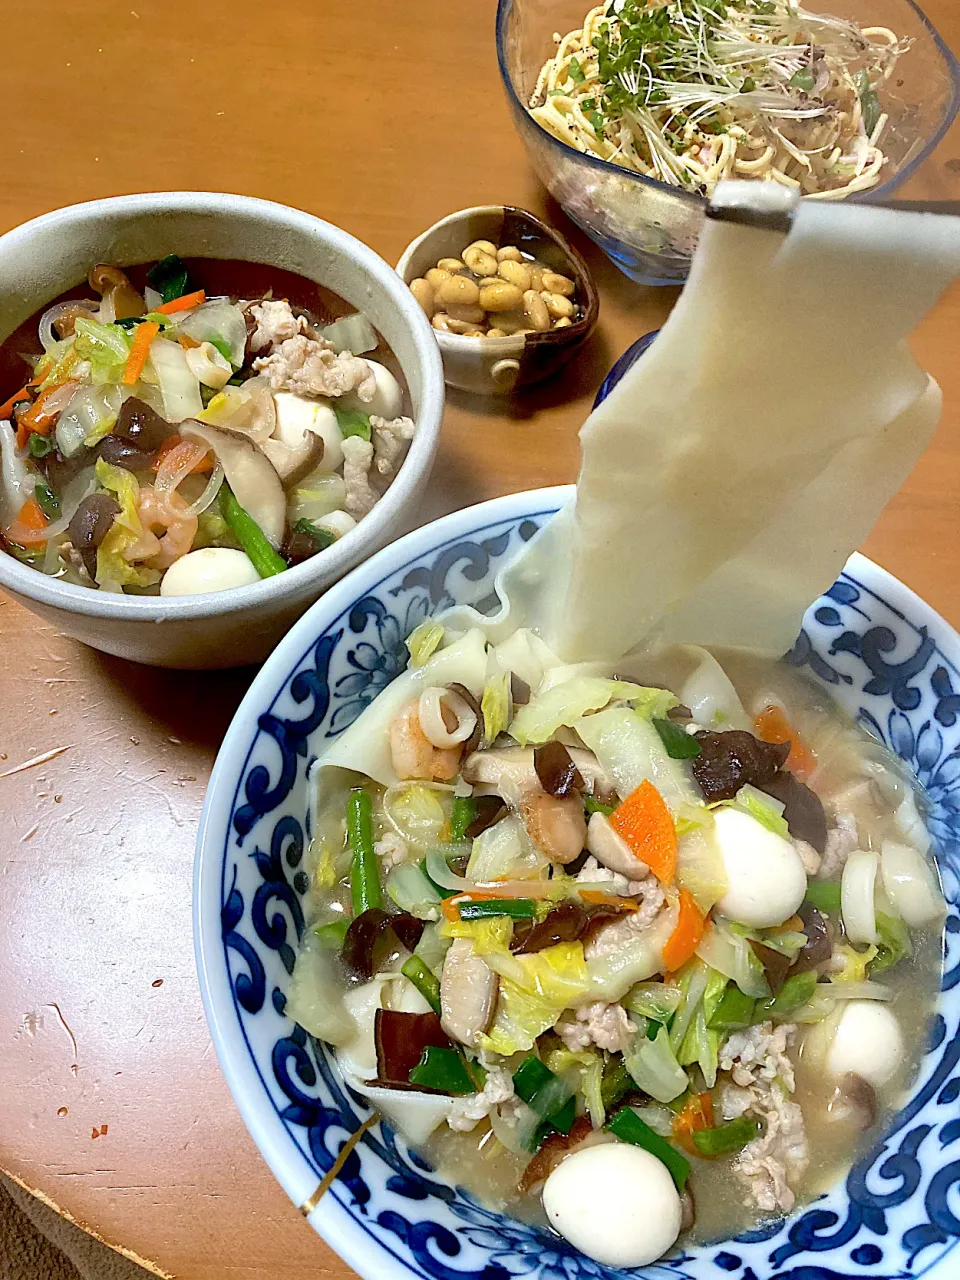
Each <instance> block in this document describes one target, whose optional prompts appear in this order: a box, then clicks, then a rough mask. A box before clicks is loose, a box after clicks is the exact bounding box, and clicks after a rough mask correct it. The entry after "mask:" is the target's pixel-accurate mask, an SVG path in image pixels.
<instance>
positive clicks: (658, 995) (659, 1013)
mask: <svg viewBox="0 0 960 1280" xmlns="http://www.w3.org/2000/svg"><path fill="white" fill-rule="evenodd" d="M682 999H683V990H682V989H681V988H680V987H675V986H673V985H671V984H670V983H669V982H638V983H637V985H636V986H635V987H632V988H631V989H630V991H628V992H627V994H626V996H625V997H624V999H623V1004H624V1007H625V1008H626V1009H628V1010H629V1011H630V1012H631V1013H638V1014H640V1016H641V1017H643V1018H652V1019H653V1021H654V1022H669V1021H670V1018H671V1016H672V1015H673V1014H674V1013H676V1011H677V1008H678V1007H679V1004H680V1001H681V1000H682Z"/></svg>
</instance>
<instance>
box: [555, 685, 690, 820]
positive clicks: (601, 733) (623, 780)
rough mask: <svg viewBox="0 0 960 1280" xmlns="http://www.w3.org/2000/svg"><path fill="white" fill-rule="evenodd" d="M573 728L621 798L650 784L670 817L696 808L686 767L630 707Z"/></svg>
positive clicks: (614, 709)
mask: <svg viewBox="0 0 960 1280" xmlns="http://www.w3.org/2000/svg"><path fill="white" fill-rule="evenodd" d="M561 688H562V686H561ZM572 727H573V728H574V729H575V730H576V731H577V733H579V735H580V737H581V738H582V739H583V741H584V742H585V743H586V745H587V746H588V747H589V748H590V750H591V751H592V752H593V753H594V755H595V756H596V757H597V759H598V760H599V761H600V767H601V768H602V769H603V771H604V773H606V774H607V776H608V777H610V778H612V779H613V781H614V783H615V785H616V788H617V791H618V793H619V794H620V795H621V796H622V797H626V796H628V795H629V794H630V792H631V791H634V790H635V789H636V788H637V787H639V785H640V783H641V782H644V781H650V782H652V783H653V785H654V786H655V787H656V788H657V790H658V791H659V792H660V794H661V795H662V796H663V799H664V802H665V803H666V805H667V808H668V809H669V810H670V812H671V813H677V812H678V811H679V810H680V807H681V806H691V805H695V804H696V803H697V802H698V801H699V800H700V799H701V798H702V797H701V796H700V794H699V792H698V791H697V788H696V787H695V786H694V782H693V775H692V773H691V772H690V768H689V765H688V764H687V763H686V762H685V761H683V760H671V759H670V757H669V756H668V755H667V752H666V749H665V747H664V745H663V743H662V742H661V741H660V735H659V734H658V733H657V731H656V729H655V728H654V727H653V725H652V724H651V723H650V721H649V720H647V719H646V718H645V717H644V716H642V715H638V714H637V712H636V711H632V710H630V708H629V707H609V708H608V709H607V710H606V711H598V712H597V713H596V714H595V715H589V716H584V717H583V719H582V720H577V721H576V722H575V723H574V724H573V726H572ZM685 811H686V810H685Z"/></svg>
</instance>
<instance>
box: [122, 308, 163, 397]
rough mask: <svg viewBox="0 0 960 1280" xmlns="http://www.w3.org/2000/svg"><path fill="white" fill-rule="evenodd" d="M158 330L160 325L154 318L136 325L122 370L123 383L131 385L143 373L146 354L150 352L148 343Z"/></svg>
mask: <svg viewBox="0 0 960 1280" xmlns="http://www.w3.org/2000/svg"><path fill="white" fill-rule="evenodd" d="M159 332H160V326H159V325H158V324H157V322H156V320H144V322H143V324H138V325H137V332H136V333H135V334H134V336H133V346H132V347H131V348H130V354H129V355H128V356H127V363H126V365H125V366H124V370H123V385H124V386H125V387H132V386H133V384H134V383H135V382H136V381H137V379H138V378H139V377H140V375H141V373H143V367H144V365H145V364H146V363H147V356H148V355H149V354H150V343H151V342H153V340H154V338H155V337H156V336H157V334H158V333H159Z"/></svg>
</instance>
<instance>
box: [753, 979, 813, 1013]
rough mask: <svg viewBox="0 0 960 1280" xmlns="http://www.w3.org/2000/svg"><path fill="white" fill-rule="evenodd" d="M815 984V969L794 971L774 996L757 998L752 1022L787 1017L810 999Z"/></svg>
mask: <svg viewBox="0 0 960 1280" xmlns="http://www.w3.org/2000/svg"><path fill="white" fill-rule="evenodd" d="M816 985H817V971H816V969H809V970H808V971H807V972H806V973H794V974H791V975H790V977H789V978H787V980H786V982H785V983H784V984H783V986H782V987H781V988H780V990H779V991H778V992H777V994H776V995H775V996H770V997H769V998H768V999H766V1000H758V1001H757V1007H756V1011H755V1013H754V1015H753V1020H754V1022H764V1021H766V1019H767V1018H787V1017H789V1016H790V1014H791V1013H795V1012H796V1011H797V1009H802V1008H803V1006H804V1005H805V1004H806V1003H807V1002H808V1001H809V1000H810V998H811V996H812V995H813V993H814V990H815V988H816Z"/></svg>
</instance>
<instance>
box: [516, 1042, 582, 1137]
mask: <svg viewBox="0 0 960 1280" xmlns="http://www.w3.org/2000/svg"><path fill="white" fill-rule="evenodd" d="M513 1087H514V1089H515V1090H516V1093H517V1097H518V1098H520V1099H521V1100H522V1101H523V1102H525V1103H526V1104H527V1106H528V1107H529V1108H530V1109H531V1111H535V1112H536V1113H537V1115H538V1116H541V1117H542V1118H543V1119H544V1120H549V1121H550V1123H551V1124H552V1125H553V1126H554V1128H557V1129H560V1132H561V1133H569V1132H570V1125H567V1127H566V1128H562V1127H561V1125H562V1124H565V1123H566V1119H567V1117H566V1115H565V1114H561V1113H563V1112H564V1108H569V1104H570V1103H572V1102H573V1092H574V1091H573V1089H571V1088H570V1086H569V1085H568V1084H567V1082H566V1081H565V1080H561V1078H560V1077H559V1076H558V1075H554V1073H553V1072H552V1071H551V1070H550V1068H549V1067H545V1066H544V1065H543V1063H542V1062H541V1061H540V1059H539V1058H536V1057H534V1055H533V1054H530V1055H529V1057H526V1058H524V1060H523V1061H522V1062H521V1063H520V1065H519V1067H517V1069H516V1071H515V1072H514V1073H513ZM558 1119H559V1121H560V1123H559V1124H558V1123H557V1120H558ZM570 1124H571V1125H572V1124H573V1118H572V1117H571V1119H570Z"/></svg>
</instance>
